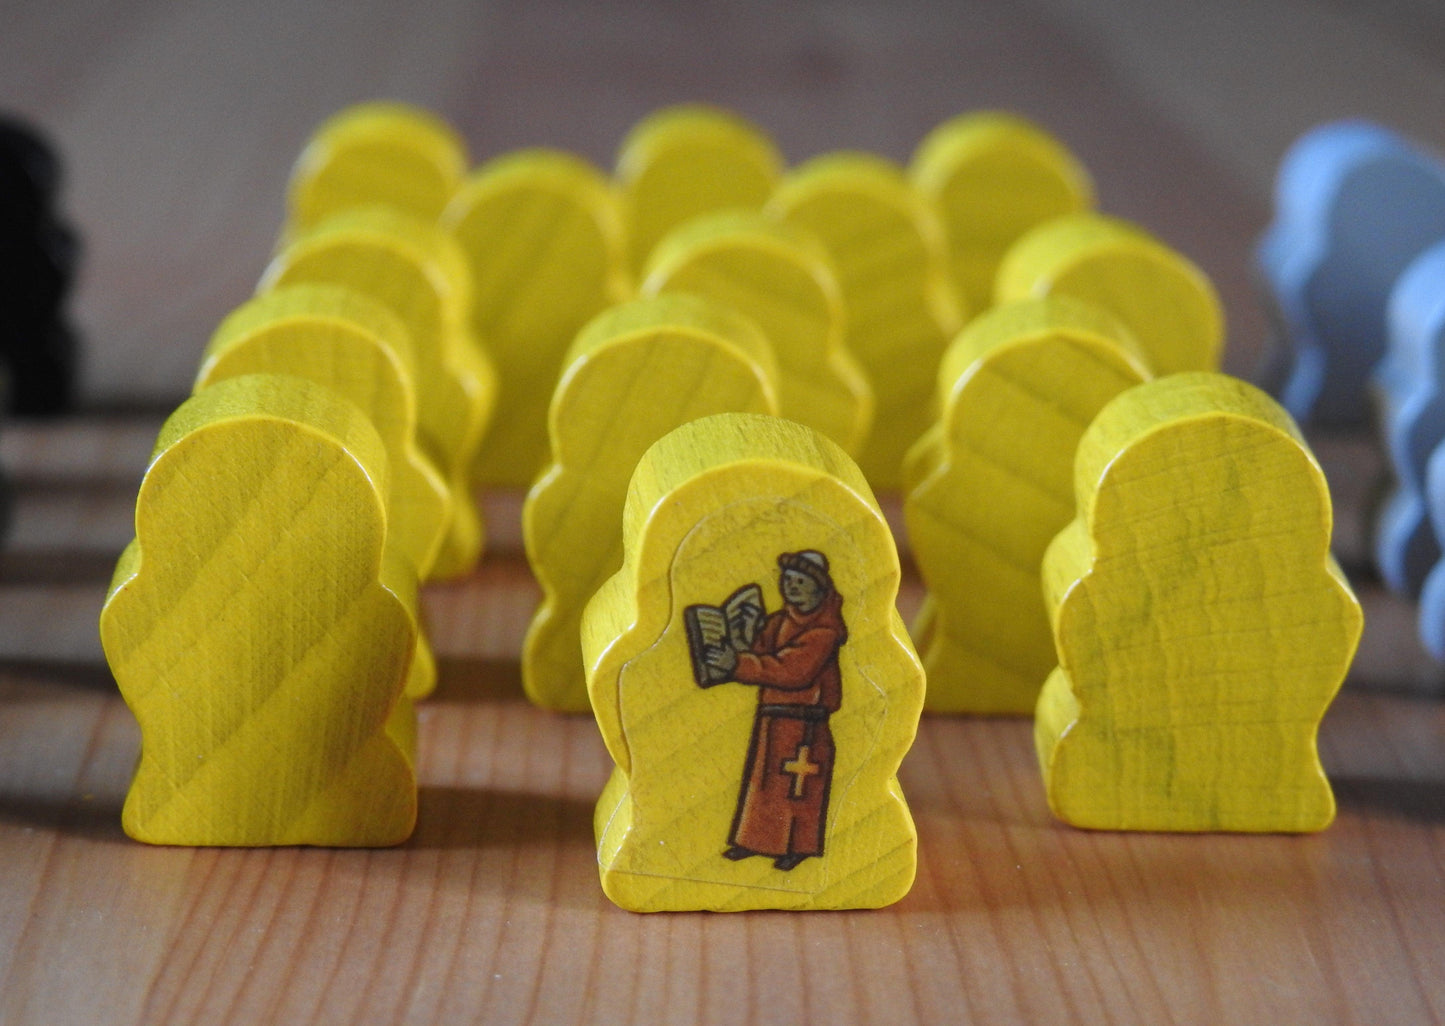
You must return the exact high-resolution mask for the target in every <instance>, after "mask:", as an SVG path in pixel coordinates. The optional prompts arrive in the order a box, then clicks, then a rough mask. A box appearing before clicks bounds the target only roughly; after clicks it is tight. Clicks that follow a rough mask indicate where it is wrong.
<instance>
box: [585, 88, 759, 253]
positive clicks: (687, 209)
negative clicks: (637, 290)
mask: <svg viewBox="0 0 1445 1026" xmlns="http://www.w3.org/2000/svg"><path fill="white" fill-rule="evenodd" d="M782 172H783V158H782V155H781V154H780V153H779V152H778V148H777V146H775V145H774V143H773V141H772V140H771V139H770V138H768V135H767V133H765V132H764V131H763V130H762V129H761V128H759V127H758V126H757V125H754V124H753V123H752V122H750V121H748V120H747V119H745V118H743V117H741V116H740V115H738V114H736V113H734V112H732V111H729V110H724V109H722V108H719V107H712V106H708V105H706V104H692V103H689V104H680V105H678V106H674V107H664V108H662V109H661V110H657V111H653V112H652V113H651V114H649V115H648V116H647V117H645V118H643V119H642V120H641V121H639V122H638V123H637V124H636V125H634V126H633V128H632V130H631V131H629V132H628V133H627V137H626V138H625V139H624V140H623V141H622V147H621V148H620V149H619V150H618V153H617V164H616V168H615V170H614V172H613V178H614V181H615V184H616V189H617V195H618V199H619V202H620V203H621V210H622V217H623V222H624V224H625V225H626V231H627V245H628V251H629V253H630V265H631V268H632V270H633V272H634V273H640V272H641V271H642V269H643V267H644V265H646V263H647V260H648V257H649V255H650V254H651V252H652V248H653V247H654V246H655V245H657V243H658V242H659V241H661V239H662V238H663V237H664V236H666V235H667V234H668V233H669V232H671V231H672V230H673V229H674V228H677V227H679V226H680V225H682V224H684V223H686V222H687V221H690V220H691V219H693V218H694V217H697V216H699V215H701V214H707V213H711V212H713V211H717V210H726V209H730V208H740V209H745V210H761V209H762V207H763V204H764V203H766V202H767V199H768V197H769V196H770V195H771V194H772V191H773V188H774V187H775V186H776V185H777V183H778V179H779V177H780V176H781V175H782Z"/></svg>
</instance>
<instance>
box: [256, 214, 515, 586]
mask: <svg viewBox="0 0 1445 1026" xmlns="http://www.w3.org/2000/svg"><path fill="white" fill-rule="evenodd" d="M304 283H322V284H330V285H338V286H341V287H343V288H351V289H354V290H356V291H357V292H360V293H361V294H362V295H364V296H367V297H369V298H371V299H373V300H375V301H376V302H379V303H381V304H382V305H383V306H385V307H387V308H388V309H389V310H391V312H392V313H393V314H395V315H396V317H397V318H398V319H399V320H400V321H401V322H402V324H404V325H405V326H406V329H407V331H408V332H409V333H410V335H411V346H412V354H413V356H414V359H415V362H416V376H417V381H418V386H419V387H418V395H419V396H424V397H425V399H424V401H421V402H420V404H419V423H420V428H421V440H422V446H423V449H424V451H425V452H426V453H427V455H428V456H429V457H430V458H431V459H432V460H433V462H435V463H436V465H437V468H438V469H439V470H440V471H441V472H442V474H443V475H444V476H445V477H446V479H447V484H448V487H449V489H450V491H451V495H452V500H453V505H452V516H451V518H450V519H449V520H448V523H447V527H448V530H447V535H446V537H445V538H444V539H443V540H442V546H441V550H440V552H439V553H438V554H437V557H436V560H435V561H434V563H433V570H434V572H435V573H436V574H438V575H440V576H455V575H457V574H461V573H465V572H466V571H467V570H469V569H470V568H471V567H473V566H475V565H476V562H477V559H478V558H479V556H480V555H481V550H482V545H483V541H484V537H483V531H484V529H483V525H482V522H481V520H480V518H479V517H478V516H477V509H476V504H475V503H474V502H472V501H469V500H470V498H471V494H472V492H471V474H472V462H473V460H474V458H475V456H476V449H477V446H478V444H480V442H481V438H482V435H483V433H484V432H485V431H486V427H487V424H488V422H489V421H490V419H491V416H492V411H493V410H494V409H495V407H496V389H497V382H496V371H495V369H494V368H493V367H492V364H491V360H490V358H489V356H488V355H487V353H486V350H485V349H483V348H482V346H481V343H480V342H479V341H478V340H477V339H476V338H475V337H474V336H473V335H472V333H471V329H470V325H469V323H468V319H467V318H468V311H469V310H470V307H471V280H470V278H469V276H468V274H467V263H466V256H465V254H463V253H462V251H461V249H460V247H459V246H458V245H457V243H456V241H455V240H454V239H452V238H451V237H450V236H448V235H447V234H445V233H444V232H442V231H441V230H440V229H439V228H437V227H435V226H434V225H433V224H432V223H430V222H427V221H421V220H418V219H416V218H414V217H411V216H409V215H406V214H403V213H401V212H399V211H395V210H391V209H388V208H383V207H361V208H357V209H354V210H348V211H342V212H341V213H338V214H334V215H332V216H331V217H329V218H327V219H326V220H325V221H323V222H321V223H320V224H318V225H316V226H315V227H314V228H311V229H308V230H307V231H305V232H302V233H301V234H299V235H297V236H296V237H295V238H294V239H292V240H290V241H289V242H287V244H286V245H285V246H284V247H283V248H282V249H281V251H280V252H279V253H277V254H276V256H275V258H274V259H273V260H272V261H271V263H270V264H268V265H267V266H266V269H265V271H264V272H263V273H262V275H261V283H260V285H259V286H258V288H257V291H259V292H265V291H267V290H269V289H275V288H280V287H281V286H283V285H295V284H304Z"/></svg>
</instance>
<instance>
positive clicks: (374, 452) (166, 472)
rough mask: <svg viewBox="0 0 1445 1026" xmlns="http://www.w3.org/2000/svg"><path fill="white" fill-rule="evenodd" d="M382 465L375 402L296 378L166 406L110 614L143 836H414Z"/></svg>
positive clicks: (109, 640) (109, 652)
mask: <svg viewBox="0 0 1445 1026" xmlns="http://www.w3.org/2000/svg"><path fill="white" fill-rule="evenodd" d="M387 481H388V467H387V459H386V449H385V446H384V445H383V443H382V441H381V439H380V437H379V436H378V435H377V433H376V430H375V429H374V428H373V427H372V426H371V424H370V422H369V421H368V420H367V418H366V417H365V416H364V415H363V414H362V413H361V411H360V410H358V409H357V408H356V407H355V406H353V405H351V404H350V403H348V402H346V401H345V400H343V399H341V398H339V397H338V396H336V395H335V394H334V393H332V392H330V391H328V390H327V389H324V388H322V387H320V386H318V385H315V384H313V383H311V382H309V381H306V380H304V379H301V378H297V377H292V376H281V375H246V376H243V377H237V378H231V379H229V380H226V381H221V382H218V383H216V384H215V385H213V386H211V387H210V388H207V389H205V390H204V391H202V392H200V393H198V394H197V395H195V396H194V397H192V398H191V399H188V400H187V401H186V402H185V403H183V404H182V405H181V406H180V408H179V409H177V410H176V412H175V413H174V414H172V415H171V417H170V418H169V419H168V420H167V421H166V423H165V426H164V427H163V428H162V429H161V434H160V437H159V439H158V440H157V442H156V449H155V454H154V456H153V457H152V459H151V463H150V466H149V467H148V468H147V470H146V474H145V479H144V480H143V481H142V483H141V487H140V493H139V495H138V496H137V499H136V540H135V541H134V542H132V543H131V544H130V546H129V547H127V548H126V550H125V552H124V553H123V554H122V556H121V558H120V562H119V564H118V565H117V567H116V571H115V577H114V579H113V581H112V582H111V589H110V594H109V595H108V596H107V598H106V602H105V606H104V608H103V609H102V611H101V615H100V636H101V642H102V644H103V645H104V648H105V655H106V659H107V661H108V662H109V663H110V667H111V669H112V671H113V672H114V673H115V678H116V682H117V683H118V684H119V686H120V691H121V695H122V697H123V698H124V699H125V701H126V704H127V705H128V706H129V707H130V708H131V710H132V711H133V712H134V713H135V716H136V719H137V721H138V722H139V724H140V730H141V754H140V763H139V765H138V767H137V769H136V773H135V778H134V780H133V781H132V782H131V787H130V791H129V793H128V794H127V795H126V800H125V807H124V810H123V813H122V824H123V826H124V828H125V831H126V833H127V834H129V835H130V836H131V837H133V838H136V839H137V840H141V841H147V842H150V843H153V844H187V845H282V844H316V845H346V846H349V845H365V846H371V845H389V844H398V843H400V842H401V841H404V840H405V839H406V838H407V837H408V836H409V835H410V833H411V830H412V826H413V824H414V822H415V819H416V801H417V790H416V775H415V771H414V769H413V761H414V739H415V713H414V711H413V707H412V704H411V702H410V701H409V700H408V699H407V698H405V696H404V695H403V693H402V692H403V687H404V685H405V682H406V678H407V672H408V666H409V664H410V662H411V658H412V650H413V647H414V645H415V642H416V634H417V627H416V624H417V598H416V584H417V582H416V574H415V571H414V570H413V569H412V567H411V564H410V562H409V561H408V560H406V559H405V557H403V556H402V555H401V554H400V552H399V551H398V550H397V548H396V546H395V545H393V544H392V543H391V542H389V540H388V534H387V515H386V496H387Z"/></svg>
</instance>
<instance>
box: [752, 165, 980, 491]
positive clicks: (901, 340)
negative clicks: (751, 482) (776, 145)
mask: <svg viewBox="0 0 1445 1026" xmlns="http://www.w3.org/2000/svg"><path fill="white" fill-rule="evenodd" d="M768 211H769V212H770V213H772V214H775V215H777V216H779V217H781V218H783V219H784V220H786V221H788V222H790V223H792V224H796V225H799V226H801V227H803V228H805V229H807V230H808V231H811V232H812V233H813V234H814V235H815V236H816V237H817V238H818V240H819V241H820V242H822V243H823V245H824V247H825V248H826V249H827V250H828V255H829V256H830V257H832V259H833V267H834V269H835V270H836V271H837V273H838V284H839V286H840V287H841V288H842V290H843V299H844V303H845V305H846V307H847V335H846V344H847V347H848V351H849V352H851V353H852V354H853V355H854V356H855V357H857V359H858V362H859V363H860V364H862V365H863V369H864V371H865V372H866V373H867V375H868V380H869V382H870V384H871V385H872V386H873V395H874V402H875V408H874V416H873V427H872V430H871V431H869V433H868V437H867V439H866V441H865V442H864V444H863V448H862V449H861V450H860V451H859V453H858V465H859V466H860V467H862V468H863V473H864V474H865V475H866V476H867V478H868V480H869V482H870V483H871V484H872V485H873V487H875V488H889V489H897V488H898V487H899V486H900V484H901V483H902V466H903V456H904V454H905V453H906V452H907V451H908V447H909V446H910V445H912V444H913V443H914V442H915V441H916V440H917V439H918V437H919V436H920V435H921V434H923V432H924V431H925V430H927V428H928V427H929V425H930V424H931V423H932V422H933V419H934V410H933V383H934V378H935V377H936V376H937V372H938V361H939V359H940V358H941V357H942V356H943V350H944V349H945V348H946V347H947V346H948V340H949V339H950V338H952V337H953V335H954V333H955V332H957V331H958V329H959V328H960V327H961V326H962V321H963V316H962V311H961V308H960V306H959V302H958V297H957V295H956V293H955V291H954V289H953V286H952V284H951V282H950V281H949V276H948V264H947V252H946V249H945V245H944V237H943V228H942V225H941V224H940V222H939V220H938V217H937V213H936V211H935V210H934V209H933V208H932V207H930V206H929V205H928V204H926V203H924V202H923V201H922V200H921V199H920V198H919V197H918V194H917V193H916V192H915V191H914V190H913V189H912V188H910V187H909V184H908V180H907V179H906V178H904V177H903V173H902V172H901V171H899V170H898V168H896V167H895V166H894V165H892V164H890V163H889V162H888V161H886V160H883V159H882V158H881V157H875V156H871V155H869V154H864V153H834V154H829V155H827V156H824V157H819V158H816V159H814V160H810V161H808V162H807V163H806V164H803V165H802V166H800V167H798V168H797V169H795V170H794V171H793V172H792V173H790V174H789V175H788V176H787V177H786V178H785V179H784V180H783V183H782V185H780V186H779V188H778V190H777V192H776V193H774V195H773V198H772V200H771V201H770V202H769V204H768Z"/></svg>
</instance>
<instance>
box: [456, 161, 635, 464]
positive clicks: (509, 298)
mask: <svg viewBox="0 0 1445 1026" xmlns="http://www.w3.org/2000/svg"><path fill="white" fill-rule="evenodd" d="M441 223H442V227H443V228H445V229H446V230H447V231H448V232H450V233H451V235H452V236H453V237H454V238H456V239H457V241H458V242H460V243H461V246H462V248H463V250H465V251H466V254H467V256H468V257H469V262H470V265H471V274H472V282H473V290H472V291H473V296H472V326H473V328H474V329H475V331H476V333H477V335H478V336H479V337H481V338H483V339H486V341H487V346H488V349H489V351H490V353H491V355H492V359H493V360H494V361H495V364H496V368H497V379H498V389H497V410H496V414H495V416H494V417H493V420H492V427H491V430H490V431H489V432H488V433H487V436H486V437H485V438H484V439H483V442H482V446H481V449H480V450H479V451H478V453H477V464H476V470H477V477H478V479H479V480H480V481H482V482H484V483H487V484H495V485H508V486H512V487H522V488H525V487H527V486H529V485H530V484H531V483H532V481H533V479H534V478H535V477H536V476H537V472H538V471H539V470H541V469H542V465H543V464H544V463H545V462H546V460H547V404H548V403H549V402H550V401H551V398H552V390H553V388H554V386H555V385H556V384H557V376H558V375H559V374H560V373H561V369H562V356H563V354H564V353H566V351H567V347H568V346H569V345H571V343H572V339H573V337H574V336H576V334H577V332H578V331H579V330H580V329H581V327H582V326H583V325H584V324H586V323H587V322H588V321H589V320H590V319H591V318H592V317H593V316H594V315H596V314H597V313H599V312H600V311H601V310H602V309H604V308H605V307H607V306H610V305H612V304H613V303H619V302H621V301H622V300H624V299H626V298H627V297H628V295H629V294H630V292H631V286H630V285H629V281H630V275H629V274H628V273H627V269H626V253H625V251H624V240H623V235H622V222H621V219H620V217H619V216H618V213H617V204H616V201H615V199H614V197H613V195H612V191H611V187H610V186H609V184H608V182H607V180H606V179H605V178H603V177H602V175H601V173H600V172H598V171H597V170H596V169H594V168H593V167H592V166H591V165H590V164H588V163H586V162H585V161H583V160H579V159H578V158H576V157H573V156H571V155H570V154H566V153H561V152H558V151H555V150H525V151H522V152H518V153H513V154H509V155H507V156H505V157H501V158H499V159H497V160H494V161H492V162H491V163H489V164H486V165H484V166H482V167H481V168H479V169H478V170H477V171H476V172H475V173H474V174H472V175H471V176H470V177H469V178H468V179H467V180H466V182H465V183H464V184H463V185H462V186H461V188H460V190H459V191H458V192H457V194H456V196H455V197H454V198H453V199H452V201H451V203H450V204H449V205H448V207H447V208H446V211H445V213H444V214H443V215H442V221H441Z"/></svg>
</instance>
